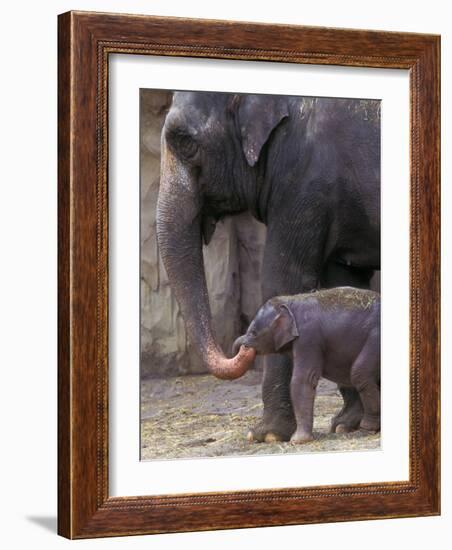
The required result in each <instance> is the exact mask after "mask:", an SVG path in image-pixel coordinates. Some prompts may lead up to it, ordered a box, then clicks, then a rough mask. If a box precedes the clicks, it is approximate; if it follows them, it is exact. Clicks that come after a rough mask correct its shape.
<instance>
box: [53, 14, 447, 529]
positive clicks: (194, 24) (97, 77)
mask: <svg viewBox="0 0 452 550" xmlns="http://www.w3.org/2000/svg"><path fill="white" fill-rule="evenodd" d="M58 51H59V61H58V87H59V93H58V117H59V126H58V155H59V157H58V210H59V212H58V216H59V221H58V232H59V240H58V299H59V314H58V342H59V343H58V460H59V466H58V532H59V534H61V535H63V536H65V537H68V538H87V537H103V536H115V535H133V534H147V533H162V532H177V531H198V530H209V529H231V528H243V527H258V526H271V525H291V524H303V523H320V522H326V521H328V522H333V521H350V520H362V519H374V518H394V517H409V516H427V515H437V514H439V511H440V459H439V455H440V422H439V411H440V407H439V394H440V391H439V390H440V375H439V313H440V305H439V303H440V302H439V298H440V287H439V262H440V259H439V254H440V237H439V227H440V225H439V224H440V215H439V207H440V187H439V180H440V158H439V156H440V143H439V139H440V137H439V136H440V123H439V112H440V111H439V107H440V99H439V97H440V95H439V94H440V68H439V67H440V38H439V37H438V36H433V35H424V34H410V33H394V32H391V33H390V32H380V31H378V32H375V31H364V30H343V29H330V28H321V27H318V28H314V27H300V26H291V25H266V24H265V25H264V24H255V23H235V22H225V21H208V20H194V19H179V18H162V17H148V16H138V15H121V14H101V13H89V12H68V13H65V14H63V15H60V16H59V38H58ZM112 53H127V54H136V55H159V56H162V55H165V56H188V57H206V58H218V59H241V60H266V61H273V62H281V61H284V62H291V63H303V64H322V65H323V64H327V65H341V66H350V67H355V66H360V67H374V68H399V69H400V68H401V69H407V70H409V73H410V108H411V121H410V124H411V135H410V141H411V149H410V165H411V176H410V177H411V183H410V186H411V187H410V189H411V191H410V199H411V202H410V216H411V220H410V457H409V471H410V476H409V481H401V482H385V483H366V484H358V485H334V486H322V487H296V488H291V489H272V490H253V491H231V492H226V493H207V494H206V493H204V494H202V493H196V494H183V495H163V496H149V497H128V496H122V497H110V496H109V491H108V374H109V373H108V171H107V166H108V163H107V161H108V102H107V92H108V61H109V55H110V54H112Z"/></svg>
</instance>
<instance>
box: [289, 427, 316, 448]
mask: <svg viewBox="0 0 452 550" xmlns="http://www.w3.org/2000/svg"><path fill="white" fill-rule="evenodd" d="M313 439H314V436H313V435H312V433H310V432H305V431H303V430H297V431H296V432H295V433H294V434H293V435H292V437H291V438H290V442H291V443H292V444H293V445H300V444H302V443H308V442H309V441H313Z"/></svg>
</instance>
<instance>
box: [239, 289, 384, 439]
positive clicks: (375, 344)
mask: <svg viewBox="0 0 452 550" xmlns="http://www.w3.org/2000/svg"><path fill="white" fill-rule="evenodd" d="M240 346H246V347H250V348H253V349H254V350H255V351H256V353H257V355H267V354H272V353H286V354H288V355H289V356H290V357H291V358H292V361H293V372H292V379H291V382H290V394H291V399H292V406H293V409H294V412H295V418H296V424H297V426H296V430H295V431H294V433H293V434H292V437H291V441H292V442H293V443H303V442H306V441H311V440H312V439H313V435H312V426H313V408H314V398H315V393H316V387H317V383H318V381H319V379H320V377H321V376H323V377H324V378H327V379H328V380H331V381H332V382H336V383H337V384H341V385H342V386H343V387H344V388H349V389H354V390H356V391H357V392H358V393H359V396H360V402H361V404H362V408H361V414H360V415H359V416H360V418H359V422H357V423H356V425H355V426H353V427H354V428H361V429H363V430H370V431H379V430H380V296H379V294H377V293H376V292H372V291H370V290H359V289H355V288H349V287H342V288H337V289H336V288H335V289H331V290H321V291H318V292H314V293H310V294H299V295H296V296H281V297H276V298H272V299H271V300H269V301H267V302H266V303H265V304H264V305H263V306H262V307H261V308H260V309H259V311H258V312H257V315H256V317H255V318H254V320H253V321H252V323H251V324H250V326H249V328H248V330H247V332H246V334H244V335H243V336H240V337H239V338H238V339H237V340H236V341H235V342H234V346H233V351H235V350H238V349H239V348H240ZM344 420H346V417H345V418H344V409H343V410H342V411H341V412H340V413H339V414H338V415H337V416H336V417H335V418H334V419H333V422H332V426H331V430H332V431H333V432H344V431H349V430H350V429H351V428H350V426H349V424H348V423H347V422H344Z"/></svg>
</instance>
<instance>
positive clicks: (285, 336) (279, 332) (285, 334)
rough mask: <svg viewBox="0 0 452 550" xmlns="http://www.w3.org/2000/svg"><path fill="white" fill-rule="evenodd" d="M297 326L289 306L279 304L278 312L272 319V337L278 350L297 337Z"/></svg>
mask: <svg viewBox="0 0 452 550" xmlns="http://www.w3.org/2000/svg"><path fill="white" fill-rule="evenodd" d="M298 336H299V333H298V328H297V323H296V321H295V317H294V315H293V313H292V311H291V309H290V307H289V306H286V305H281V306H279V314H278V316H277V317H276V319H275V320H274V321H273V339H274V342H275V349H276V350H277V351H278V350H280V349H281V348H283V347H284V346H286V345H287V344H289V343H290V342H292V341H293V340H295V338H298Z"/></svg>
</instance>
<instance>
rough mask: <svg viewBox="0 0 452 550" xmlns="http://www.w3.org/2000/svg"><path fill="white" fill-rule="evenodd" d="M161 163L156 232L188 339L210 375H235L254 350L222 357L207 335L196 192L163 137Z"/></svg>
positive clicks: (192, 176) (190, 174)
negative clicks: (197, 351) (198, 353)
mask: <svg viewBox="0 0 452 550" xmlns="http://www.w3.org/2000/svg"><path fill="white" fill-rule="evenodd" d="M161 168H162V170H161V181H160V191H159V198H158V203H157V237H158V243H159V249H160V255H161V257H162V260H163V263H164V265H165V268H166V272H167V274H168V279H169V281H170V284H171V287H172V289H173V291H174V293H175V296H176V299H177V301H178V303H179V306H180V308H181V312H182V315H183V317H184V319H185V324H186V328H187V332H188V335H189V338H190V340H191V342H192V343H193V344H194V345H195V346H196V347H197V349H199V351H200V354H201V357H202V359H203V361H204V363H205V364H206V366H207V368H208V369H209V371H210V372H211V373H212V374H213V375H214V376H216V377H217V378H222V379H225V380H233V379H235V378H239V377H240V376H242V375H243V374H245V372H246V371H247V370H248V368H249V367H250V366H251V364H252V362H253V361H254V357H255V352H254V350H252V349H249V348H245V347H242V348H240V350H239V352H238V353H237V355H236V356H235V357H233V358H232V359H227V358H226V357H225V355H224V353H223V352H222V350H221V349H220V347H219V346H218V345H217V343H216V341H215V338H214V336H213V332H212V322H211V313H210V307H209V298H208V294H207V285H206V278H205V273H204V263H203V255H202V235H201V197H200V195H199V191H198V189H197V182H196V173H195V168H194V167H192V166H190V165H189V164H188V163H184V162H181V161H180V160H179V159H178V158H177V157H176V156H175V155H174V154H173V152H172V151H171V149H170V148H169V147H168V146H167V145H166V142H165V139H164V138H163V140H162V166H161Z"/></svg>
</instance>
